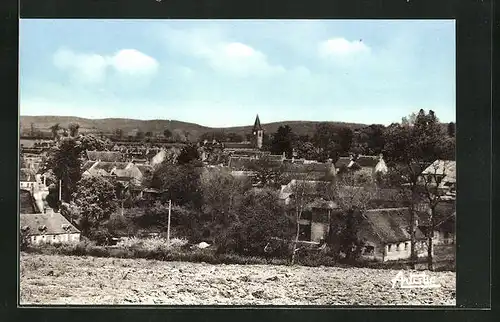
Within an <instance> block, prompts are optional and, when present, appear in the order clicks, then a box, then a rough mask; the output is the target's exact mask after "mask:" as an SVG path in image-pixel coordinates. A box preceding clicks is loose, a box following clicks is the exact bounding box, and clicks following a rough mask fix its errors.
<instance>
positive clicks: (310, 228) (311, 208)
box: [299, 198, 338, 244]
mask: <svg viewBox="0 0 500 322" xmlns="http://www.w3.org/2000/svg"><path fill="white" fill-rule="evenodd" d="M337 208H338V207H337V205H336V204H335V203H334V202H332V201H326V200H323V199H321V198H316V199H314V200H313V201H311V202H309V203H307V204H306V205H305V207H304V211H303V212H302V215H301V219H300V220H299V240H300V241H310V242H313V243H318V244H319V243H321V242H322V241H323V240H326V238H327V236H328V234H329V232H330V220H331V215H332V212H333V211H335V210H336V209H337Z"/></svg>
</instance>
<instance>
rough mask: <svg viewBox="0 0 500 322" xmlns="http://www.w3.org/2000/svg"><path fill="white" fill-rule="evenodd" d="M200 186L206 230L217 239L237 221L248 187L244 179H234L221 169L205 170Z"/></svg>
mask: <svg viewBox="0 0 500 322" xmlns="http://www.w3.org/2000/svg"><path fill="white" fill-rule="evenodd" d="M200 186H201V191H202V195H203V209H202V210H203V213H204V214H205V215H206V217H207V221H208V229H209V230H210V232H211V235H212V236H216V239H217V236H220V235H221V234H222V233H223V232H224V231H225V230H227V229H228V228H229V226H230V225H231V224H232V223H233V222H237V221H239V219H240V218H239V213H238V211H237V209H238V206H239V204H240V203H241V198H242V196H243V194H244V192H245V191H246V190H248V189H249V188H250V186H249V184H248V182H246V181H245V180H244V179H240V178H235V177H233V176H232V175H231V173H230V172H229V171H227V170H221V169H205V170H204V171H203V173H202V175H201V177H200Z"/></svg>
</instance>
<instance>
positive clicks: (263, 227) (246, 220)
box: [219, 189, 293, 255]
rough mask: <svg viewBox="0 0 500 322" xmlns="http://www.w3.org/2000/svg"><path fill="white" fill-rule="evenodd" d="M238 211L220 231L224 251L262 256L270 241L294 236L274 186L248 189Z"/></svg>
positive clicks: (291, 223)
mask: <svg viewBox="0 0 500 322" xmlns="http://www.w3.org/2000/svg"><path fill="white" fill-rule="evenodd" d="M238 214H239V216H238V221H234V222H233V223H231V224H230V226H229V228H228V229H226V230H224V231H222V233H221V237H220V238H219V240H220V244H221V245H220V247H221V249H223V250H224V251H235V252H237V253H240V254H245V255H264V253H265V246H266V245H267V243H268V242H269V241H270V240H272V239H274V238H277V239H286V240H288V239H289V238H291V237H292V235H293V230H292V229H291V228H292V227H293V221H292V220H291V219H290V217H289V216H287V215H286V213H285V211H284V209H283V206H281V205H280V203H279V199H278V193H277V192H276V191H275V190H273V189H262V190H258V191H256V190H247V191H246V192H245V193H244V194H243V195H242V200H241V203H240V206H239V208H238Z"/></svg>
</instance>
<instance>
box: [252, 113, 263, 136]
mask: <svg viewBox="0 0 500 322" xmlns="http://www.w3.org/2000/svg"><path fill="white" fill-rule="evenodd" d="M260 130H262V127H261V126H260V120H259V114H257V117H256V118H255V123H254V125H253V132H257V131H260Z"/></svg>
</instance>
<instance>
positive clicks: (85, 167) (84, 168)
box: [82, 161, 97, 172]
mask: <svg viewBox="0 0 500 322" xmlns="http://www.w3.org/2000/svg"><path fill="white" fill-rule="evenodd" d="M96 162H97V161H85V162H84V163H83V165H82V172H85V171H87V170H88V169H90V168H91V167H92V166H93V165H94V164H95V163H96Z"/></svg>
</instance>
